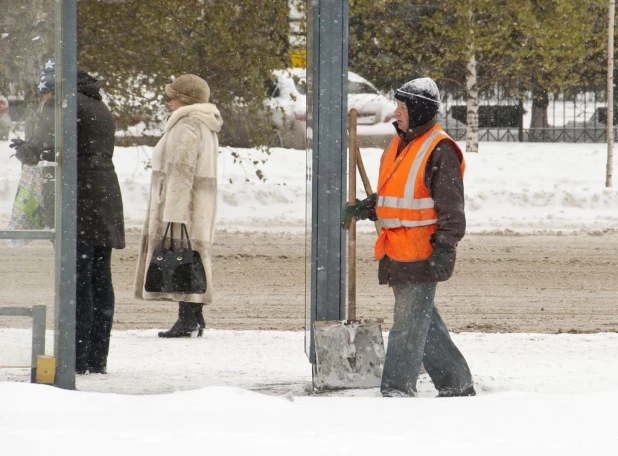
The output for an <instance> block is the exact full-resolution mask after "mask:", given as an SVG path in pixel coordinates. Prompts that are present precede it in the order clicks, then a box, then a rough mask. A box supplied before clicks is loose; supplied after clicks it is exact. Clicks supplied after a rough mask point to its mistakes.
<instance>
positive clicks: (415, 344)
mask: <svg viewBox="0 0 618 456" xmlns="http://www.w3.org/2000/svg"><path fill="white" fill-rule="evenodd" d="M395 99H396V101H397V109H396V110H395V118H396V122H394V124H393V125H394V126H395V129H396V134H395V135H394V136H393V138H392V139H391V141H390V143H389V144H388V146H387V147H386V149H385V150H384V152H383V154H382V159H381V162H380V174H379V178H378V187H377V192H376V193H374V194H372V195H369V196H368V197H367V198H366V199H365V200H363V201H360V200H357V201H356V204H352V205H346V207H345V208H344V214H343V217H344V222H345V221H347V220H348V219H349V218H351V217H357V218H358V219H360V220H363V219H367V218H368V219H370V220H379V221H380V223H381V225H382V230H381V232H380V235H379V236H378V240H377V241H376V244H375V258H376V259H377V260H379V268H378V279H379V282H380V284H388V285H390V286H391V287H393V288H394V291H395V308H394V318H393V326H392V328H391V330H390V333H389V337H388V346H387V350H386V358H385V362H384V370H383V374H382V385H381V391H382V395H383V396H385V397H415V396H416V395H417V389H416V383H417V379H418V376H419V373H420V371H421V366H423V365H424V366H425V369H426V371H427V373H428V374H429V376H430V377H431V380H432V381H433V383H434V386H435V387H436V389H437V390H438V397H455V396H474V395H476V392H475V390H474V385H473V382H472V376H471V373H470V369H469V367H468V364H467V362H466V360H465V358H464V357H463V355H462V354H461V352H460V351H459V349H458V348H457V346H456V345H455V344H454V343H453V340H452V339H451V337H450V335H449V332H448V329H447V327H446V325H445V323H444V321H443V320H442V317H441V316H440V313H439V312H438V309H437V307H436V306H435V304H434V296H435V292H436V286H437V283H438V282H442V281H445V280H448V279H449V278H450V277H451V275H452V273H453V268H454V265H455V252H456V248H457V244H458V243H459V241H460V240H461V239H462V238H463V236H464V233H465V230H466V216H465V211H464V187H463V175H464V170H465V161H464V156H463V153H462V151H461V149H460V148H459V146H458V145H457V144H456V143H455V141H454V140H453V139H452V138H451V137H450V136H448V135H447V134H446V133H445V132H444V130H442V128H440V126H439V125H438V124H437V122H436V116H437V114H438V111H439V108H440V93H439V91H438V87H437V86H436V84H435V82H434V81H433V80H432V79H430V78H419V79H414V80H412V81H409V82H407V83H405V84H404V85H403V86H401V87H400V88H399V89H398V90H397V91H396V92H395Z"/></svg>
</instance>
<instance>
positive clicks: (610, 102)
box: [605, 0, 616, 187]
mask: <svg viewBox="0 0 618 456" xmlns="http://www.w3.org/2000/svg"><path fill="white" fill-rule="evenodd" d="M615 15H616V1H615V0H610V1H609V12H608V15H607V16H608V21H607V22H608V26H607V97H606V98H607V121H606V125H607V169H606V173H605V186H606V187H611V186H612V174H613V162H614V18H615Z"/></svg>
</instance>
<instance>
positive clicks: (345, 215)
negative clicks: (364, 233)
mask: <svg viewBox="0 0 618 456" xmlns="http://www.w3.org/2000/svg"><path fill="white" fill-rule="evenodd" d="M354 217H356V219H357V220H366V219H367V218H368V217H369V211H368V210H367V207H366V206H365V200H363V201H361V200H359V199H356V202H355V203H354V204H350V203H346V205H345V207H344V208H343V212H342V213H341V227H342V228H343V229H344V230H347V229H348V228H350V223H352V218H354Z"/></svg>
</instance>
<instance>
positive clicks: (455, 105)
mask: <svg viewBox="0 0 618 456" xmlns="http://www.w3.org/2000/svg"><path fill="white" fill-rule="evenodd" d="M530 99H531V94H526V95H525V97H524V100H516V99H513V98H509V97H501V96H496V95H492V96H482V97H480V99H479V111H478V114H479V141H506V142H575V143H577V142H605V141H606V137H607V132H606V128H607V127H606V125H607V102H606V96H605V91H603V90H598V89H597V90H595V89H582V90H578V91H575V92H573V93H559V94H550V95H549V103H548V107H547V124H546V126H544V127H542V128H531V127H530V125H531V119H532V102H531V101H526V100H530ZM615 111H616V109H615V110H614V112H615ZM466 115H467V106H466V101H465V99H464V98H463V97H462V96H461V94H459V93H455V92H446V93H445V94H444V97H443V102H442V112H441V116H442V118H441V119H440V120H441V125H442V126H443V127H444V128H445V129H446V130H447V131H448V133H449V134H450V135H451V136H452V137H453V138H454V139H456V140H465V136H466V120H467V119H466ZM616 120H617V119H616V114H614V122H613V123H614V136H615V137H616V133H617V132H618V130H617V129H616V123H617V122H616Z"/></svg>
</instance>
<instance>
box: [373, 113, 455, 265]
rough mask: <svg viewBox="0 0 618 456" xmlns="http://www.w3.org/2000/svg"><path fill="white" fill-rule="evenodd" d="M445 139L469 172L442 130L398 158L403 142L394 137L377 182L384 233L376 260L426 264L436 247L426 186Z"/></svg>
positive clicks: (434, 220) (431, 132) (432, 130)
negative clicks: (434, 156)
mask: <svg viewBox="0 0 618 456" xmlns="http://www.w3.org/2000/svg"><path fill="white" fill-rule="evenodd" d="M443 139H450V140H451V141H452V142H453V145H454V146H455V148H456V149H457V151H458V152H459V155H460V157H461V174H462V176H463V173H464V170H465V168H466V165H465V162H464V158H463V153H462V152H461V149H460V148H459V146H457V144H456V143H455V141H453V139H452V138H451V137H450V136H449V135H447V134H446V133H445V132H444V130H442V128H440V126H438V125H434V126H433V127H431V128H430V129H429V130H428V131H426V132H425V133H423V134H422V135H420V136H419V137H417V138H415V139H414V140H413V141H411V142H410V144H408V145H407V146H406V147H405V148H404V149H403V150H402V151H401V153H400V154H399V156H397V148H398V146H399V143H400V141H401V138H399V136H398V135H395V136H394V137H393V139H392V140H391V142H390V143H389V145H388V146H386V149H384V153H383V154H382V159H381V161H380V176H379V178H378V201H377V205H376V214H377V216H378V219H379V221H380V223H381V224H382V231H381V232H380V235H379V236H378V240H377V241H376V245H375V257H376V259H378V260H379V259H381V258H383V257H384V255H388V256H389V257H390V258H392V259H393V260H396V261H417V260H424V259H426V258H428V257H429V255H431V252H432V251H433V247H432V246H431V243H430V242H429V239H430V237H431V235H432V234H433V232H434V231H435V230H436V226H437V225H436V223H437V221H438V213H437V211H436V209H435V207H434V201H433V199H432V197H431V194H430V192H429V189H428V188H427V187H426V186H425V179H424V178H425V167H426V165H427V160H429V156H430V155H431V153H432V152H433V150H434V149H435V148H436V146H437V145H438V143H439V142H440V141H442V140H443Z"/></svg>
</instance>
